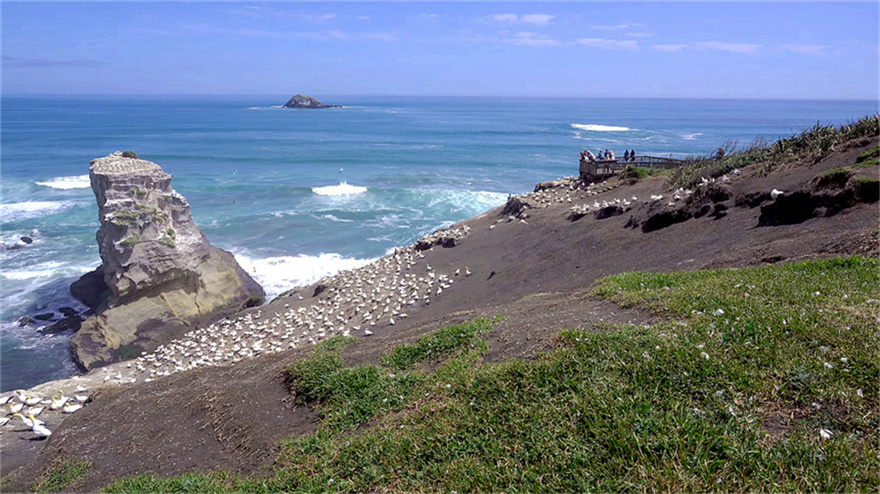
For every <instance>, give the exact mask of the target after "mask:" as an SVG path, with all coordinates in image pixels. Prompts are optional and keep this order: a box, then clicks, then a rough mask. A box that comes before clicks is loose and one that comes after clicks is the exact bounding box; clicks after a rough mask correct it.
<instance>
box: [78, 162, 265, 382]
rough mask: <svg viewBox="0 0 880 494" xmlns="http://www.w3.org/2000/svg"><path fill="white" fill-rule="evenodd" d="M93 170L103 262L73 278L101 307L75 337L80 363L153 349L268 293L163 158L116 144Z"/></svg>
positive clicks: (89, 301)
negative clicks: (213, 233) (176, 183)
mask: <svg viewBox="0 0 880 494" xmlns="http://www.w3.org/2000/svg"><path fill="white" fill-rule="evenodd" d="M89 177H90V179H91V183H92V190H93V191H94V193H95V198H96V199H97V201H98V208H99V212H98V216H99V219H100V221H101V227H100V228H99V229H98V233H97V240H98V247H99V250H100V254H101V260H102V261H103V264H102V266H101V267H99V268H98V269H97V270H96V271H95V272H92V273H89V274H87V275H85V276H83V277H82V278H81V279H80V280H79V281H77V282H76V283H74V284H73V285H72V286H71V292H72V293H73V294H74V295H75V296H77V297H78V298H79V299H80V300H82V301H83V302H84V303H86V304H89V305H91V306H92V307H93V308H94V309H95V311H96V315H95V316H93V317H90V318H88V319H87V320H85V321H84V322H83V324H82V328H81V329H80V330H79V332H77V334H76V335H74V337H73V338H72V339H71V341H70V346H71V349H72V351H73V356H74V358H75V359H76V361H77V362H78V363H79V365H81V366H82V367H83V368H85V369H91V368H94V367H100V366H102V365H106V364H109V363H111V362H115V361H118V360H120V359H123V358H131V357H132V356H134V355H137V354H138V353H140V352H141V351H152V350H154V349H156V347H158V346H159V345H161V344H164V343H167V342H169V341H171V340H173V339H174V338H177V337H179V336H181V335H182V334H183V333H185V332H187V331H189V330H191V329H193V328H195V327H196V326H199V325H201V324H204V323H206V322H208V321H210V320H213V319H217V318H220V317H223V316H225V315H227V314H229V313H232V312H234V311H237V310H240V309H242V308H244V307H247V306H252V305H256V304H259V303H261V302H262V299H263V297H264V295H265V294H264V292H263V289H262V288H261V287H260V286H259V285H258V284H257V283H256V282H255V281H254V280H253V279H252V278H251V277H250V276H249V275H248V274H247V273H246V272H245V271H244V270H242V269H241V267H240V266H239V265H238V263H237V262H236V261H235V258H233V256H232V254H230V253H229V252H226V251H223V250H220V249H218V248H216V247H212V246H211V245H210V244H209V243H208V239H207V237H205V235H204V234H203V233H202V231H201V230H200V229H199V227H198V226H196V224H195V223H194V222H193V220H192V217H191V216H190V207H189V204H188V203H187V202H186V199H185V198H184V197H183V196H182V195H180V194H178V193H177V191H175V190H174V189H172V188H171V178H172V177H171V175H169V174H167V173H165V172H164V171H162V168H160V167H159V165H157V164H155V163H152V162H150V161H146V160H141V159H137V158H129V157H125V156H123V154H122V153H119V152H117V153H114V154H111V155H109V156H106V157H104V158H98V159H95V160H93V161H92V162H91V167H90V168H89Z"/></svg>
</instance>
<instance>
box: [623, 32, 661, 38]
mask: <svg viewBox="0 0 880 494" xmlns="http://www.w3.org/2000/svg"><path fill="white" fill-rule="evenodd" d="M623 34H624V36H629V37H630V38H650V37H651V36H654V35H653V34H652V33H623Z"/></svg>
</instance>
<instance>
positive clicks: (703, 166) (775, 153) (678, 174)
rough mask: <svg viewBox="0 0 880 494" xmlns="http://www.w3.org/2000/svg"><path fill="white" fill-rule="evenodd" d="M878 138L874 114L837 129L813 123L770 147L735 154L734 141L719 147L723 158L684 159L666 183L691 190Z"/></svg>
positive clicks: (756, 144)
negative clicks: (738, 172) (737, 172)
mask: <svg viewBox="0 0 880 494" xmlns="http://www.w3.org/2000/svg"><path fill="white" fill-rule="evenodd" d="M878 135H880V114H874V115H870V116H866V117H863V118H861V119H859V120H857V121H855V122H852V123H849V124H844V125H841V126H840V127H834V126H822V125H819V123H816V125H815V126H813V127H811V128H809V129H805V130H803V131H802V132H801V133H800V134H799V135H796V136H792V137H789V138H786V139H779V140H778V141H776V142H774V143H772V144H770V143H768V142H766V141H764V140H760V139H759V140H756V141H753V142H752V143H751V144H749V145H748V146H747V147H746V148H745V149H742V150H738V151H737V150H735V149H736V142H727V143H725V144H724V145H723V146H722V147H723V148H724V149H725V155H724V157H723V158H722V159H720V160H718V159H714V155H713V156H702V157H700V156H697V157H691V158H689V159H688V160H687V161H688V164H686V165H684V166H681V167H679V168H677V169H675V170H673V171H672V172H671V173H670V175H669V179H668V183H669V186H670V187H671V188H678V187H685V188H692V187H694V186H695V185H696V184H697V183H699V182H700V179H701V178H702V177H706V178H712V177H719V176H721V175H723V174H725V173H729V172H731V171H733V170H734V169H737V168H745V167H746V166H749V165H756V164H759V165H762V166H761V171H762V172H763V173H770V172H772V171H773V170H774V169H775V168H777V167H779V166H784V165H786V164H789V163H792V162H795V161H799V160H801V161H806V162H807V163H817V162H819V161H820V160H821V159H822V158H824V157H826V156H827V155H828V154H829V153H831V152H832V151H834V150H835V148H836V147H837V146H840V145H841V144H844V143H846V142H849V141H850V140H853V139H859V138H865V137H877V136H878ZM875 149H876V148H875ZM872 152H874V150H873V149H872V150H871V151H868V152H866V153H864V155H863V156H864V158H863V157H862V156H860V157H859V160H860V161H858V163H862V162H865V161H866V160H870V159H871V157H872V156H876V153H874V154H873V155H872V154H871V153H872Z"/></svg>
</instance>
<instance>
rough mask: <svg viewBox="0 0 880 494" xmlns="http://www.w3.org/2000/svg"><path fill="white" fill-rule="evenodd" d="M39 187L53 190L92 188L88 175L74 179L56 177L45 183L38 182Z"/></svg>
mask: <svg viewBox="0 0 880 494" xmlns="http://www.w3.org/2000/svg"><path fill="white" fill-rule="evenodd" d="M36 184H37V185H42V186H44V187H51V188H53V189H63V190H69V189H88V188H89V187H91V186H92V183H91V182H90V181H89V176H88V175H76V176H73V177H55V178H52V179H49V180H46V181H45V182H36Z"/></svg>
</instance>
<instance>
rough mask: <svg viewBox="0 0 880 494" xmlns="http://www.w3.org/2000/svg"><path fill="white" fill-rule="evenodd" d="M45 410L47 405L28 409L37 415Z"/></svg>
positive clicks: (30, 412)
mask: <svg viewBox="0 0 880 494" xmlns="http://www.w3.org/2000/svg"><path fill="white" fill-rule="evenodd" d="M43 410H45V407H36V408H31V409H30V410H28V413H29V414H31V415H33V416H34V417H36V416H37V415H39V414H41V413H43Z"/></svg>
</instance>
